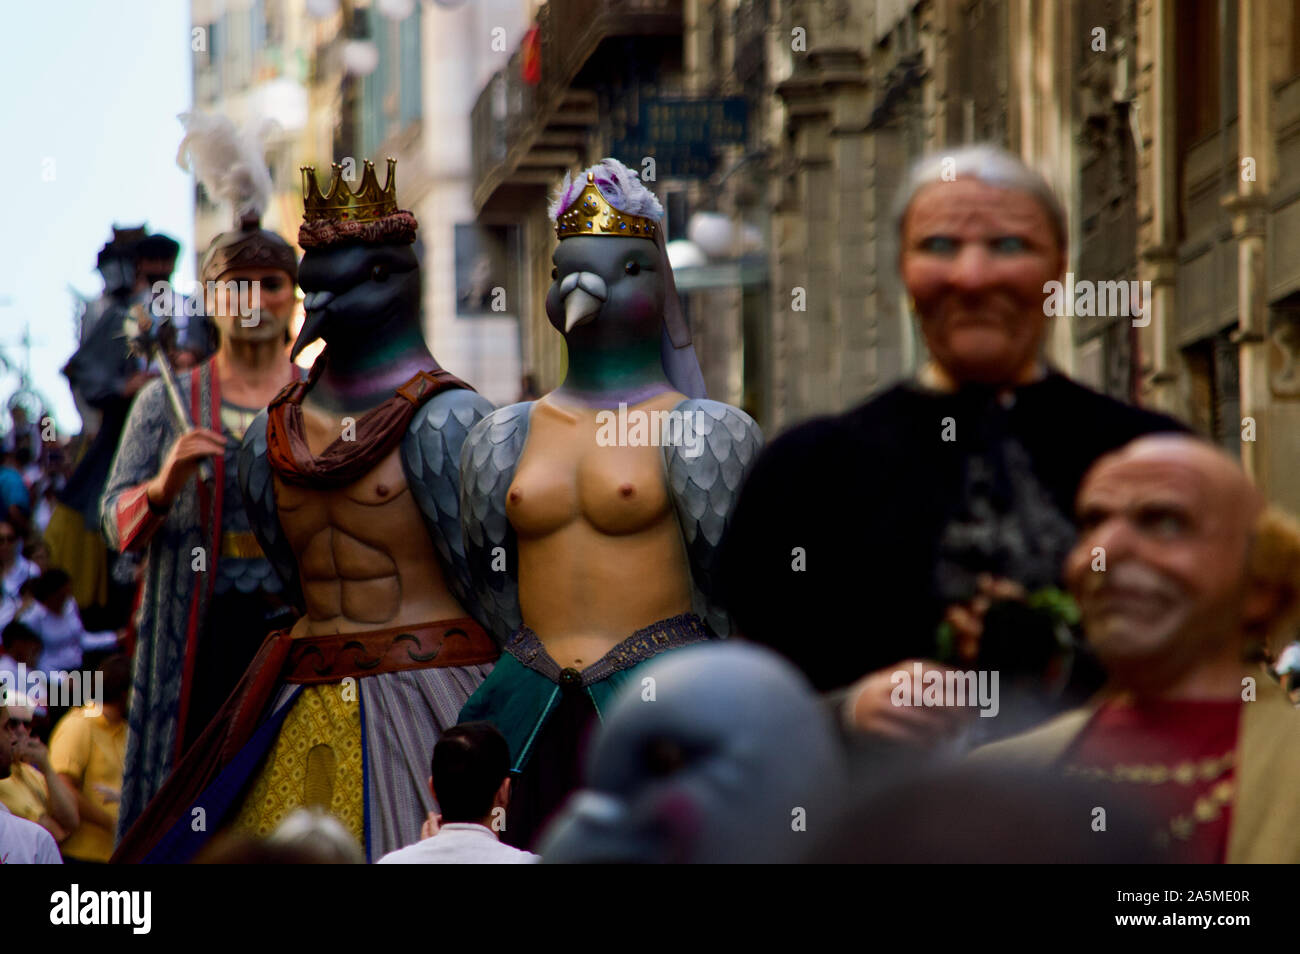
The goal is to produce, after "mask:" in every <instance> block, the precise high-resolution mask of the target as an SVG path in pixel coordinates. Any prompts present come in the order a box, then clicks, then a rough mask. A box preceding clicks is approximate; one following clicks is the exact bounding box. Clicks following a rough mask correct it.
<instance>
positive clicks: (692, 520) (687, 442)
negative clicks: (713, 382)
mask: <svg viewBox="0 0 1300 954" xmlns="http://www.w3.org/2000/svg"><path fill="white" fill-rule="evenodd" d="M673 410H674V411H676V412H681V413H682V414H683V417H682V421H683V422H689V424H683V430H682V434H681V439H680V440H678V439H676V438H677V436H678V435H676V434H674V435H673V436H674V440H673V441H672V442H670V443H667V444H666V445H665V447H664V449H663V450H664V465H665V467H666V468H667V473H668V491H669V493H670V494H671V496H672V499H673V504H674V506H675V507H676V508H677V518H678V521H679V522H680V523H681V527H682V537H683V539H684V540H685V542H686V553H687V556H688V558H689V559H690V563H691V580H692V583H693V584H694V599H693V603H694V609H695V613H696V615H697V616H699V617H700V618H701V619H703V620H704V621H705V622H707V623H708V624H709V625H710V626H711V627H712V628H713V631H714V632H715V633H717V634H718V635H719V636H724V637H725V636H728V635H730V633H731V621H730V620H729V619H728V617H727V614H726V612H725V611H724V610H723V609H722V608H721V607H720V606H719V605H718V604H717V603H716V602H715V599H714V592H715V591H714V576H715V572H716V569H717V559H718V549H719V545H720V544H721V542H722V535H723V533H724V532H725V531H726V529H727V524H728V523H729V522H730V520H731V513H732V511H733V510H734V509H735V506H736V501H737V500H738V499H739V498H740V488H741V485H742V484H744V482H745V478H746V477H747V476H748V475H749V471H750V469H751V468H752V467H753V466H754V462H755V460H757V459H758V452H759V451H760V450H761V449H762V447H763V432H762V431H761V430H759V427H758V425H757V424H756V423H755V422H754V419H753V418H752V417H750V416H749V415H748V414H746V413H745V412H744V411H742V410H740V409H739V408H735V407H732V406H731V405H730V404H723V403H722V402H720V401H710V400H705V399H696V398H688V399H687V400H685V401H682V402H681V403H680V404H678V405H677V406H676V407H675V408H674V409H673Z"/></svg>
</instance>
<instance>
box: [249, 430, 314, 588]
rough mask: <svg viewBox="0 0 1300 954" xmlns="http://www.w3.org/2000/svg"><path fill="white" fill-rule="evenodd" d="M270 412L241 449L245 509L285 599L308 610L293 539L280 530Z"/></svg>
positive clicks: (250, 432)
mask: <svg viewBox="0 0 1300 954" xmlns="http://www.w3.org/2000/svg"><path fill="white" fill-rule="evenodd" d="M266 416H267V413H266V409H265V408H263V409H262V412H261V413H260V414H258V415H257V417H255V418H253V423H252V424H250V425H248V430H246V431H245V432H244V440H243V442H242V443H241V444H240V445H239V488H240V490H242V491H243V493H244V508H245V510H246V511H247V513H248V522H249V524H251V525H252V528H253V535H254V536H256V537H257V542H258V543H260V544H261V545H262V552H263V553H265V554H266V558H267V560H268V561H270V563H271V566H272V567H273V568H274V569H275V572H276V574H277V575H278V576H279V577H280V579H281V580H283V581H284V586H285V596H286V598H287V599H288V600H289V601H290V602H291V603H293V605H294V606H295V607H297V608H298V611H299V612H302V611H303V610H304V604H303V598H302V589H301V587H300V585H299V581H298V561H297V559H296V558H295V557H294V555H293V548H292V547H291V546H289V538H288V537H287V536H285V533H284V528H283V527H281V526H280V514H279V511H278V510H277V509H276V503H275V480H274V479H273V472H272V470H271V459H270V455H269V454H268V453H267V447H266Z"/></svg>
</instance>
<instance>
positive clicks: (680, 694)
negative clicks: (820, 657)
mask: <svg viewBox="0 0 1300 954" xmlns="http://www.w3.org/2000/svg"><path fill="white" fill-rule="evenodd" d="M639 675H641V677H642V680H643V681H644V680H653V682H652V685H653V686H654V690H655V699H654V702H647V701H646V698H645V693H644V690H643V688H642V687H641V686H639V685H631V686H628V687H626V688H625V689H624V690H623V692H622V693H621V694H620V695H619V696H618V697H617V698H616V699H615V701H614V704H613V705H612V706H611V707H610V708H609V710H608V712H606V714H605V719H604V722H603V724H602V725H601V727H600V730H599V732H598V734H597V735H596V738H595V741H594V743H593V745H592V750H591V756H590V760H589V764H588V772H587V784H586V786H585V787H584V788H583V789H581V790H580V791H579V792H577V794H575V795H574V796H573V798H571V799H570V800H569V802H568V804H567V805H566V806H565V808H564V810H563V811H562V812H561V813H560V815H559V816H558V817H557V818H556V820H555V821H554V822H553V823H552V824H551V825H550V826H549V827H548V828H547V830H546V832H545V833H544V834H543V836H542V840H541V842H540V844H539V847H538V852H539V853H540V854H541V856H542V861H543V862H545V863H548V864H549V863H560V864H564V863H583V864H611V863H612V864H649V863H675V864H689V863H705V864H746V863H784V862H794V861H799V860H801V859H802V858H803V857H804V856H805V854H806V853H807V852H808V851H809V850H810V848H811V846H812V845H813V844H814V843H815V842H816V841H819V840H820V839H822V838H825V837H826V836H827V835H828V834H829V833H831V832H834V831H835V830H836V821H837V819H838V813H839V810H840V809H839V804H838V803H839V799H840V797H841V791H842V789H843V785H844V779H845V766H844V761H843V759H844V756H843V751H842V748H841V746H840V742H839V740H838V738H837V736H836V732H835V727H834V725H833V723H832V720H831V717H830V714H829V712H828V711H827V709H826V707H825V706H824V705H822V704H821V702H820V700H819V699H818V697H817V696H816V694H815V693H814V692H813V690H812V687H811V686H810V685H809V684H808V682H807V680H806V679H804V677H803V676H802V674H800V673H799V671H798V670H796V669H795V668H794V667H793V666H791V665H790V664H789V663H787V662H786V661H785V660H784V659H782V658H781V657H780V656H778V655H777V654H776V653H774V652H772V651H771V650H769V649H764V648H762V647H759V646H756V645H754V644H752V643H744V642H739V641H736V642H726V643H703V644H699V645H696V646H688V647H686V648H685V649H681V650H678V651H677V652H673V653H668V654H666V655H665V656H663V657H662V658H660V659H657V660H655V661H654V662H653V663H652V664H651V665H650V666H648V667H646V669H644V670H643V671H642V672H641V673H639Z"/></svg>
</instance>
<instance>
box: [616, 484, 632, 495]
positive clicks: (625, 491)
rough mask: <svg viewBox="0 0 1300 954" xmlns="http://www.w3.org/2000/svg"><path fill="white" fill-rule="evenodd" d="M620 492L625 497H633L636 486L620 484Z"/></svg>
mask: <svg viewBox="0 0 1300 954" xmlns="http://www.w3.org/2000/svg"><path fill="white" fill-rule="evenodd" d="M618 492H619V494H621V495H622V496H623V497H631V496H632V495H633V494H634V493H636V488H635V487H633V486H632V485H631V484H619V487H618Z"/></svg>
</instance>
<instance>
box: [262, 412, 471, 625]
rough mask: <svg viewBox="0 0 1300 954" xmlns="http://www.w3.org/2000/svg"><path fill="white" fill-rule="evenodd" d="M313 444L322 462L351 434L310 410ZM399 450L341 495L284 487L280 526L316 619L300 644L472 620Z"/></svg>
mask: <svg viewBox="0 0 1300 954" xmlns="http://www.w3.org/2000/svg"><path fill="white" fill-rule="evenodd" d="M302 411H303V426H304V430H305V431H306V434H307V444H308V446H309V447H310V448H311V452H312V453H313V454H316V455H319V454H320V453H321V452H322V451H323V450H324V449H325V448H326V447H328V446H329V444H330V443H331V442H332V441H334V439H335V438H337V437H338V436H339V435H340V434H341V433H342V430H343V426H342V423H341V421H340V419H339V417H337V416H335V415H330V414H325V413H322V412H319V411H315V410H312V409H311V408H310V407H309V406H308V404H307V402H306V401H304V402H303V409H302ZM400 452H401V449H400V447H399V448H397V449H395V450H393V451H392V452H391V453H390V454H389V455H388V456H387V457H385V458H384V459H383V460H382V461H381V462H380V463H379V465H378V466H376V467H375V468H374V469H372V470H371V471H370V472H369V473H368V474H366V475H365V476H364V477H363V478H361V479H360V480H358V481H356V482H355V483H353V484H351V485H350V486H348V487H345V488H342V489H339V490H316V489H309V488H303V487H295V486H293V485H291V484H286V483H284V482H282V481H281V480H280V479H279V478H278V477H277V478H276V481H275V492H276V500H277V502H278V508H279V514H280V524H281V525H282V526H283V527H284V531H285V534H286V535H287V536H288V538H289V543H290V545H291V546H292V547H293V551H294V553H295V554H296V555H297V560H298V574H299V579H300V581H301V583H302V591H303V598H304V600H305V601H306V604H307V615H306V616H304V617H303V618H302V619H301V620H299V621H298V624H297V625H296V626H295V627H294V630H293V635H294V636H308V635H310V636H315V635H323V634H328V633H350V632H359V631H362V630H369V629H387V628H389V627H395V626H417V625H420V624H424V623H429V622H433V621H435V620H441V619H454V618H456V617H463V616H465V615H467V614H466V613H465V609H464V607H462V606H461V604H460V602H459V601H458V600H457V599H456V597H455V596H454V595H453V594H452V593H451V591H450V590H449V589H448V588H447V583H446V578H445V577H444V575H443V571H442V565H441V564H440V563H439V562H438V555H437V552H436V551H435V549H434V546H433V541H432V540H430V539H429V534H428V531H427V529H426V528H425V524H424V519H423V517H422V515H421V514H420V510H419V507H418V506H417V505H416V503H415V500H414V499H413V498H412V496H411V492H410V488H409V487H408V486H407V483H406V475H405V473H404V472H403V470H402V464H401V459H400V457H399V455H400Z"/></svg>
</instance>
